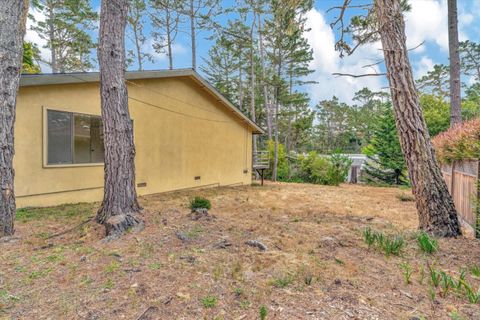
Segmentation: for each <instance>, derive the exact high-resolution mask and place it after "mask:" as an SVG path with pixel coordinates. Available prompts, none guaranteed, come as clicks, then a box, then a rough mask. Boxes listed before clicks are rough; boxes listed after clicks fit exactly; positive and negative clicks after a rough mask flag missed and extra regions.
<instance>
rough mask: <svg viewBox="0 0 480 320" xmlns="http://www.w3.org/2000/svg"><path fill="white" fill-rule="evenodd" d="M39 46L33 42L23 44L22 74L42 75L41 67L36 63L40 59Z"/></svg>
mask: <svg viewBox="0 0 480 320" xmlns="http://www.w3.org/2000/svg"><path fill="white" fill-rule="evenodd" d="M38 51H39V50H38V48H37V46H36V45H35V44H34V43H32V42H24V43H23V62H22V73H30V74H32V73H40V71H41V70H40V66H39V65H38V63H37V62H36V61H37V60H38V57H39V55H40V54H39V52H38Z"/></svg>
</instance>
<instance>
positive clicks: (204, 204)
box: [189, 197, 212, 210]
mask: <svg viewBox="0 0 480 320" xmlns="http://www.w3.org/2000/svg"><path fill="white" fill-rule="evenodd" d="M189 207H190V209H192V210H194V209H207V210H210V208H211V207H212V204H211V203H210V200H208V199H205V198H203V197H195V198H193V199H192V200H190V206H189Z"/></svg>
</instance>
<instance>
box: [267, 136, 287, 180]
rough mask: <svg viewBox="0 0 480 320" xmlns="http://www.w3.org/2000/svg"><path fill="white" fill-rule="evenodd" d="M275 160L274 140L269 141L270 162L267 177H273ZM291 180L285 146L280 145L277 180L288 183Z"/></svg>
mask: <svg viewBox="0 0 480 320" xmlns="http://www.w3.org/2000/svg"><path fill="white" fill-rule="evenodd" d="M274 158H275V142H274V141H273V140H269V141H268V159H269V162H270V165H269V168H268V170H266V171H265V175H266V177H268V178H270V177H271V176H272V170H273V159H274ZM289 178H290V169H289V166H288V160H287V153H286V151H285V146H284V145H283V144H281V143H279V144H278V165H277V180H278V181H288V180H289Z"/></svg>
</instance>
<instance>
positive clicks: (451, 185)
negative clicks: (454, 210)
mask: <svg viewBox="0 0 480 320" xmlns="http://www.w3.org/2000/svg"><path fill="white" fill-rule="evenodd" d="M454 186H455V160H453V162H452V174H451V181H450V195H451V196H452V198H453V197H454V193H453V188H454Z"/></svg>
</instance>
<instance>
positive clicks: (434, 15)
mask: <svg viewBox="0 0 480 320" xmlns="http://www.w3.org/2000/svg"><path fill="white" fill-rule="evenodd" d="M409 3H410V5H411V7H412V9H411V10H410V11H409V12H406V13H405V29H406V34H407V47H408V48H413V47H416V46H418V45H419V44H420V43H422V42H423V41H425V42H433V43H435V44H437V45H438V46H439V47H440V48H441V49H442V50H445V51H448V22H447V2H446V1H444V0H441V1H437V0H421V1H419V0H414V1H410V2H409ZM423 51H425V46H420V47H418V48H417V49H415V52H417V53H418V52H423Z"/></svg>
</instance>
